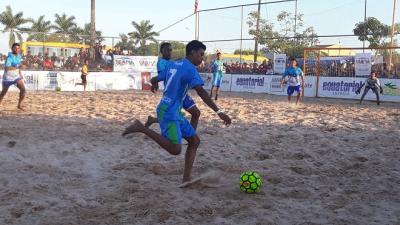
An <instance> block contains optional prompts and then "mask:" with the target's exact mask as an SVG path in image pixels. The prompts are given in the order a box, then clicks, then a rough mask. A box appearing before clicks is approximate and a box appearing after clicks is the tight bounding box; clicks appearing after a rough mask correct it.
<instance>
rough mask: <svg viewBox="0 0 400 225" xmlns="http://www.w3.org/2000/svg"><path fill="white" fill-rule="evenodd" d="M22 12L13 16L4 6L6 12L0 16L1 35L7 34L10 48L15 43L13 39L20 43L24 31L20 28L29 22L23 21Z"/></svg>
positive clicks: (27, 20)
mask: <svg viewBox="0 0 400 225" xmlns="http://www.w3.org/2000/svg"><path fill="white" fill-rule="evenodd" d="M23 16H24V14H23V12H18V13H17V14H15V15H14V14H13V12H12V9H11V7H10V6H6V10H5V11H4V12H2V13H1V14H0V23H1V24H3V25H4V29H3V33H5V32H9V33H10V35H9V40H8V45H9V46H10V48H11V46H12V45H13V44H14V43H15V37H17V38H18V40H19V42H22V33H21V31H23V30H24V28H22V27H21V26H22V25H23V24H26V23H28V22H30V20H29V19H25V18H24V17H23Z"/></svg>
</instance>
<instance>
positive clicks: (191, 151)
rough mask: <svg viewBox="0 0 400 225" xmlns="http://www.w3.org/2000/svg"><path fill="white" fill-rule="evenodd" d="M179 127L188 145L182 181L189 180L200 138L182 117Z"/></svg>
mask: <svg viewBox="0 0 400 225" xmlns="http://www.w3.org/2000/svg"><path fill="white" fill-rule="evenodd" d="M180 129H181V132H182V136H183V137H184V138H185V139H186V140H187V142H188V147H187V150H186V154H185V169H184V172H183V179H182V182H183V183H184V182H187V181H190V179H191V174H192V169H193V164H194V160H195V158H196V152H197V148H198V147H199V145H200V138H199V136H197V135H196V131H195V130H194V129H193V127H192V126H191V125H190V124H189V122H188V121H187V120H186V119H184V120H182V121H181V124H180Z"/></svg>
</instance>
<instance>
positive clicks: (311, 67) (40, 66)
mask: <svg viewBox="0 0 400 225" xmlns="http://www.w3.org/2000/svg"><path fill="white" fill-rule="evenodd" d="M94 49H95V61H94V63H92V65H91V66H90V68H91V70H92V71H93V70H94V71H112V70H113V61H114V55H133V52H131V51H121V50H119V49H106V46H101V45H99V44H98V45H96V46H95V48H94ZM6 57H7V55H6V54H1V53H0V69H1V70H2V69H4V63H5V60H6ZM89 58H90V51H89V49H85V48H81V49H80V50H79V53H75V54H74V55H73V56H68V57H63V56H58V55H57V54H56V53H54V52H53V54H52V55H49V54H48V53H45V54H44V55H42V53H39V54H38V55H32V54H31V52H30V51H28V52H27V54H24V55H23V57H22V68H23V69H24V70H46V71H52V70H54V71H79V70H80V68H81V66H82V65H83V63H84V61H85V60H86V59H89ZM211 63H212V62H203V63H202V64H201V65H200V66H199V67H198V70H199V72H202V73H211ZM302 64H303V62H302V60H298V65H299V66H300V67H302V68H303V66H302ZM316 64H317V63H316V62H308V63H307V66H306V71H305V74H306V75H308V76H316V75H317V74H318V72H319V74H320V75H321V76H332V77H338V76H341V77H353V76H355V65H354V62H353V61H341V62H337V61H332V62H323V63H321V64H320V67H319V68H318V66H317V65H316ZM224 65H225V72H226V73H227V74H260V75H272V74H274V71H273V63H272V60H270V61H267V60H264V61H263V62H262V63H248V62H243V63H239V62H232V61H231V62H225V63H224ZM318 69H319V71H318ZM372 70H374V71H377V73H378V77H383V78H400V64H399V63H396V64H395V66H394V67H393V71H392V72H391V73H389V71H388V70H387V66H386V63H383V64H382V63H381V64H374V65H372Z"/></svg>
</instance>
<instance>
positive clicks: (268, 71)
mask: <svg viewBox="0 0 400 225" xmlns="http://www.w3.org/2000/svg"><path fill="white" fill-rule="evenodd" d="M271 61H272V60H271ZM271 61H268V62H267V61H266V60H264V61H263V62H262V63H247V62H243V63H239V62H230V63H224V65H225V73H227V74H259V75H273V74H275V73H274V71H273V63H272V62H271ZM211 63H212V62H203V63H202V64H201V65H200V66H199V67H198V70H199V72H201V73H211V72H212V70H211V67H212V66H211ZM298 66H299V67H301V68H304V67H303V62H302V60H298ZM372 70H374V71H377V73H378V77H382V78H400V65H399V64H397V66H394V67H393V71H392V73H389V71H388V70H387V66H386V63H383V64H382V63H380V64H374V65H372ZM319 74H320V76H330V77H354V76H355V65H354V62H351V61H347V62H346V61H344V62H329V63H321V64H320V67H319ZM305 75H308V76H317V75H318V66H317V63H316V62H310V63H307V65H306V71H305Z"/></svg>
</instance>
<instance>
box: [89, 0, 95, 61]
mask: <svg viewBox="0 0 400 225" xmlns="http://www.w3.org/2000/svg"><path fill="white" fill-rule="evenodd" d="M95 39H96V0H91V7H90V45H91V46H90V50H91V54H90V56H91V58H92V62H93V61H94V60H95V50H94V42H95Z"/></svg>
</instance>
